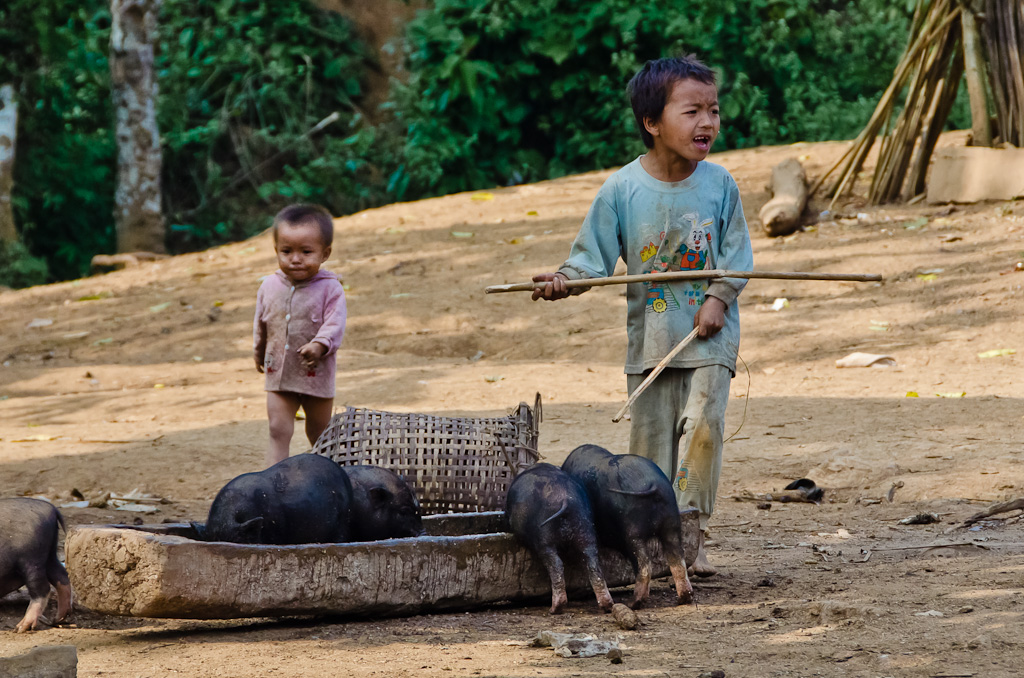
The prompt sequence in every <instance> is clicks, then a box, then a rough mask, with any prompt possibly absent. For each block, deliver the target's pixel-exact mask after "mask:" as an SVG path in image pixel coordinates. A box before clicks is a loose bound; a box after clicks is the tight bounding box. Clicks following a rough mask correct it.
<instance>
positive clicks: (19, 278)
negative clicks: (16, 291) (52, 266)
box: [0, 242, 50, 287]
mask: <svg viewBox="0 0 1024 678" xmlns="http://www.w3.org/2000/svg"><path fill="white" fill-rule="evenodd" d="M49 276H50V270H49V268H47V266H46V262H45V261H43V260H42V259H40V258H39V257H34V256H32V254H31V253H30V252H29V251H28V248H27V247H25V245H24V243H20V242H12V243H3V242H0V285H3V286H5V287H31V286H32V285H42V284H43V283H45V282H46V280H47V278H49Z"/></svg>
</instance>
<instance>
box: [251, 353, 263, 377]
mask: <svg viewBox="0 0 1024 678" xmlns="http://www.w3.org/2000/svg"><path fill="white" fill-rule="evenodd" d="M252 359H253V360H255V361H256V371H257V372H259V373H260V374H263V361H264V356H263V355H262V354H260V353H253V355H252Z"/></svg>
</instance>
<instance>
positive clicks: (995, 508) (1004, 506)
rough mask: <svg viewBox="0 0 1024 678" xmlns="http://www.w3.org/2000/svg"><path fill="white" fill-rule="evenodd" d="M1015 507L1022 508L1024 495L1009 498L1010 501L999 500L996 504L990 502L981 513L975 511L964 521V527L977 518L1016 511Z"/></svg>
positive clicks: (977, 519) (1023, 506)
mask: <svg viewBox="0 0 1024 678" xmlns="http://www.w3.org/2000/svg"><path fill="white" fill-rule="evenodd" d="M1017 509H1024V497H1018V498H1017V499H1011V500H1010V501H1004V502H1000V503H998V504H992V505H991V506H989V507H988V508H987V509H985V510H984V511H982V512H981V513H975V514H974V515H973V516H971V517H970V518H968V519H967V520H965V521H964V525H963V526H964V527H967V526H968V525H973V524H974V523H976V522H978V521H979V520H984V519H985V518H990V517H992V516H994V515H998V514H1000V513H1007V512H1008V511H1016V510H1017Z"/></svg>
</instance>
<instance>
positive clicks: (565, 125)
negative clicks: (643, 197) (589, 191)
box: [392, 0, 908, 195]
mask: <svg viewBox="0 0 1024 678" xmlns="http://www.w3.org/2000/svg"><path fill="white" fill-rule="evenodd" d="M907 23H908V22H907V8H906V7H905V6H901V7H893V6H892V4H891V3H889V2H886V1H885V0H853V1H852V2H842V3H840V2H827V1H825V0H721V1H720V2H713V3H709V2H705V1H703V0H679V1H677V2H672V3H668V2H655V3H635V2H632V1H631V0H605V1H604V2H600V3H593V2H586V1H584V0H541V1H537V0H437V1H436V2H435V3H434V6H433V8H432V9H429V10H425V11H423V12H421V13H420V14H419V16H418V17H417V19H416V20H415V21H414V22H413V23H412V24H410V26H409V29H408V35H407V42H408V45H409V55H408V61H409V71H410V74H411V77H410V79H409V81H408V83H407V84H406V85H404V86H401V87H399V89H398V91H397V93H396V104H395V109H396V117H397V119H398V121H399V122H400V123H401V125H402V127H403V132H404V134H405V136H406V140H405V148H404V164H403V165H402V166H401V167H400V168H399V169H398V171H397V172H396V175H395V176H394V177H393V180H392V184H393V188H395V189H396V190H398V191H399V192H401V191H402V190H403V189H404V190H406V191H407V192H408V193H410V194H412V195H421V194H431V193H446V192H451V191H456V190H465V189H469V188H475V187H480V186H486V185H494V184H506V183H517V182H520V181H533V180H536V179H543V178H548V177H555V176H559V175H563V174H566V173H569V172H579V171H585V170H591V169H598V168H603V167H609V166H613V165H616V164H621V163H624V162H627V161H628V160H630V159H632V158H633V157H635V155H636V154H638V153H640V152H642V151H643V146H642V145H641V144H640V141H639V138H638V137H637V135H636V132H635V131H634V123H633V120H632V114H631V112H630V109H629V103H628V101H627V98H626V96H625V84H626V82H627V81H628V80H629V78H630V77H631V76H632V74H633V73H634V72H636V70H637V69H638V68H639V67H640V66H641V65H642V64H643V63H644V62H645V61H646V60H648V59H653V58H658V57H661V56H668V55H675V54H687V53H696V54H697V55H698V56H699V57H700V58H702V59H703V60H704V61H705V62H706V63H708V64H709V65H710V66H712V67H713V68H716V69H717V70H719V72H720V73H721V76H722V77H721V83H720V85H721V102H722V117H723V129H722V136H721V137H720V140H719V144H718V148H719V149H723V148H742V147H748V146H753V145H758V144H775V143H785V142H791V141H797V140H819V139H826V138H844V137H848V136H853V135H854V134H856V132H858V131H859V128H860V126H861V125H862V124H863V123H864V121H865V120H866V119H867V117H868V116H869V114H870V112H871V110H872V109H873V107H874V104H875V100H876V98H877V96H878V94H879V93H880V92H881V91H882V90H883V89H884V87H885V86H886V85H887V84H888V80H889V78H890V76H891V72H892V66H893V65H894V64H895V62H896V59H897V58H898V56H899V53H900V51H901V50H902V47H903V43H904V41H905V40H906V30H907Z"/></svg>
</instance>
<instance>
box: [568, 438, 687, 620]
mask: <svg viewBox="0 0 1024 678" xmlns="http://www.w3.org/2000/svg"><path fill="white" fill-rule="evenodd" d="M562 469H563V470H564V471H565V472H566V473H568V474H569V475H571V476H572V477H573V478H576V479H577V480H578V481H580V484H582V485H583V487H584V488H585V489H586V492H587V496H588V497H589V498H590V503H591V504H592V505H593V507H594V520H595V523H596V525H597V535H598V539H600V540H601V543H603V544H606V545H608V546H610V547H612V548H614V549H616V550H618V551H620V552H621V553H622V554H623V555H625V556H626V557H627V558H629V560H630V562H631V563H632V564H633V569H634V571H635V572H636V585H635V586H634V587H633V602H632V604H631V607H639V606H641V605H643V604H644V602H645V601H646V600H647V598H648V597H649V595H650V591H651V557H650V554H649V553H648V546H647V544H648V541H650V540H651V539H655V538H656V539H657V540H658V541H659V542H660V544H661V548H662V551H663V552H664V554H665V559H666V560H667V561H668V565H669V568H670V569H671V570H672V577H673V579H675V584H676V595H677V602H678V603H679V604H682V603H688V602H690V601H692V600H693V587H692V586H691V585H690V580H689V578H688V577H687V576H686V562H685V561H684V560H683V528H682V524H681V522H680V520H679V509H678V507H677V506H676V500H675V494H674V493H673V491H672V485H671V484H670V483H669V480H668V478H666V477H665V474H664V473H663V472H662V471H661V469H660V468H658V465H657V464H655V463H654V462H653V461H651V460H650V459H647V458H645V457H640V456H637V455H635V454H619V455H615V454H612V453H611V452H609V451H608V450H606V449H604V448H603V447H598V446H597V445H581V446H580V447H577V448H576V449H575V450H573V451H572V453H571V454H569V457H568V458H567V459H566V460H565V462H564V463H563V464H562Z"/></svg>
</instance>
